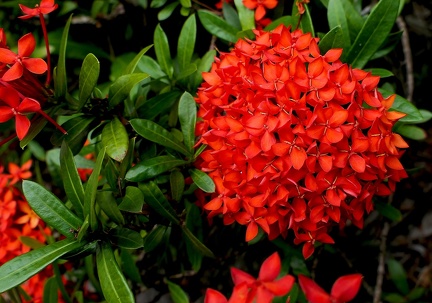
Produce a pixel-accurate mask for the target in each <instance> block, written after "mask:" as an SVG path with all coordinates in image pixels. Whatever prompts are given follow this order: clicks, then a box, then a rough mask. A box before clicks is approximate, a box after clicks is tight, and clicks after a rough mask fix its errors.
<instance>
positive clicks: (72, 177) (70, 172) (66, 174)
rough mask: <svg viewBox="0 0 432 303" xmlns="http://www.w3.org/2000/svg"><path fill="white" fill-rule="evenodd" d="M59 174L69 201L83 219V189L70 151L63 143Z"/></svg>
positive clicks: (64, 142)
mask: <svg viewBox="0 0 432 303" xmlns="http://www.w3.org/2000/svg"><path fill="white" fill-rule="evenodd" d="M60 174H61V177H62V181H63V186H64V189H65V192H66V195H67V197H68V199H69V201H70V202H71V203H72V205H73V208H74V210H75V212H76V214H77V215H78V217H80V218H84V209H83V204H84V188H83V185H82V183H81V179H80V177H79V175H78V170H77V168H76V165H75V160H74V157H73V155H72V151H71V150H70V148H69V146H68V145H67V143H66V141H63V143H62V146H61V149H60Z"/></svg>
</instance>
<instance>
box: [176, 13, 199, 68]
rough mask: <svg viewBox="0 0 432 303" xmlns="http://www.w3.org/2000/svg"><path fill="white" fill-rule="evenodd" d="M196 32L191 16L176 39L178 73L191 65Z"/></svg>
mask: <svg viewBox="0 0 432 303" xmlns="http://www.w3.org/2000/svg"><path fill="white" fill-rule="evenodd" d="M196 32H197V26H196V19H195V15H194V14H192V15H190V16H189V18H187V19H186V22H185V23H184V25H183V27H182V29H181V31H180V35H179V38H178V44H177V60H178V64H179V69H180V71H182V70H183V69H185V68H186V67H187V66H189V65H190V63H191V60H192V55H193V52H194V48H195V39H196Z"/></svg>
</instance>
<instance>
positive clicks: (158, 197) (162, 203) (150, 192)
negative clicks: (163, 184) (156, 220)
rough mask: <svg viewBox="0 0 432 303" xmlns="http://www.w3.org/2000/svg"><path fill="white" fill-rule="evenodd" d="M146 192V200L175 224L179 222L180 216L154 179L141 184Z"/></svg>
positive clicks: (144, 192) (141, 187)
mask: <svg viewBox="0 0 432 303" xmlns="http://www.w3.org/2000/svg"><path fill="white" fill-rule="evenodd" d="M139 186H140V189H141V190H142V192H143V194H144V201H145V202H146V203H147V204H148V205H149V206H150V207H151V208H153V209H154V210H155V211H156V212H157V213H159V214H160V215H161V216H162V217H164V218H166V219H168V220H170V221H171V222H172V223H174V224H179V223H180V221H179V219H178V216H177V214H176V212H175V210H174V208H173V207H172V206H171V204H170V203H169V201H168V200H167V198H165V196H164V194H163V193H162V191H161V190H160V189H159V187H158V186H157V184H156V183H154V182H153V181H151V182H149V183H144V184H139Z"/></svg>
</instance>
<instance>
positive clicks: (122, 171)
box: [118, 137, 136, 180]
mask: <svg viewBox="0 0 432 303" xmlns="http://www.w3.org/2000/svg"><path fill="white" fill-rule="evenodd" d="M135 141H136V137H133V138H131V139H130V140H129V144H128V152H127V153H126V156H125V157H124V159H123V161H122V163H120V167H119V174H118V178H119V179H121V180H123V179H124V177H125V175H126V172H127V171H128V170H129V169H130V168H131V167H132V165H133V164H134V163H133V162H134V161H135Z"/></svg>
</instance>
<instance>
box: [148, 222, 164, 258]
mask: <svg viewBox="0 0 432 303" xmlns="http://www.w3.org/2000/svg"><path fill="white" fill-rule="evenodd" d="M166 231H167V227H166V226H164V225H156V227H155V228H154V229H153V230H152V231H151V232H149V233H148V234H147V236H145V238H144V250H145V251H146V252H151V251H152V250H154V249H155V248H156V247H158V246H159V245H160V244H161V243H162V241H163V238H164V235H165V233H166Z"/></svg>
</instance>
